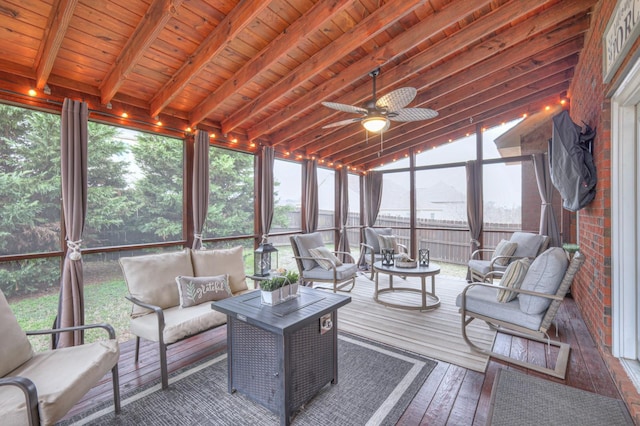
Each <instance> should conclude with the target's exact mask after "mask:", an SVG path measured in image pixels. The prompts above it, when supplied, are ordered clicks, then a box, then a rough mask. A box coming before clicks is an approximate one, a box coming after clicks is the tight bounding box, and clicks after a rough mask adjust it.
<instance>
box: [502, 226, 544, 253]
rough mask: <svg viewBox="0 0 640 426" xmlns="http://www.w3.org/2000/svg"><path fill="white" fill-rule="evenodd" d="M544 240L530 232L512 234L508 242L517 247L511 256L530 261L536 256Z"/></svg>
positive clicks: (542, 236)
mask: <svg viewBox="0 0 640 426" xmlns="http://www.w3.org/2000/svg"><path fill="white" fill-rule="evenodd" d="M544 240H545V236H544V235H539V234H533V233H531V232H514V233H513V235H511V238H510V239H509V241H510V242H512V243H516V244H517V245H518V246H517V247H516V251H515V252H514V253H513V256H515V257H530V258H532V259H533V258H534V257H536V256H537V255H538V252H539V251H540V247H541V246H542V244H543V243H544Z"/></svg>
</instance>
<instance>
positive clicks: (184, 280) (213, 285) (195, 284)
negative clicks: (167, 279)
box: [176, 274, 232, 308]
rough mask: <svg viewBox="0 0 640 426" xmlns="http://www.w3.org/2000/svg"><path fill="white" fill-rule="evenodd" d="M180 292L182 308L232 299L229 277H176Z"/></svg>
mask: <svg viewBox="0 0 640 426" xmlns="http://www.w3.org/2000/svg"><path fill="white" fill-rule="evenodd" d="M176 283H177V284H178V292H179V293H180V307H181V308H188V307H189V306H194V305H199V304H201V303H205V302H213V301H216V300H222V299H226V298H227V297H231V296H232V294H231V288H230V287H229V276H228V275H226V274H225V275H216V276H213V277H184V276H178V277H176Z"/></svg>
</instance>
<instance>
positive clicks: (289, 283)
mask: <svg viewBox="0 0 640 426" xmlns="http://www.w3.org/2000/svg"><path fill="white" fill-rule="evenodd" d="M298 278H299V277H298V273H297V272H294V271H286V270H282V271H278V272H277V275H275V276H272V277H271V278H269V279H266V280H262V281H260V290H261V292H260V294H261V297H262V303H263V304H265V305H277V304H278V303H282V302H284V301H285V300H287V299H289V298H290V297H296V296H297V295H298Z"/></svg>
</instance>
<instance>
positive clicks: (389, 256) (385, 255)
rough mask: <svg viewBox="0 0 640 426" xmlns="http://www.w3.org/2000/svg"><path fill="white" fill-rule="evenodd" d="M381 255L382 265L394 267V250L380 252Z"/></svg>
mask: <svg viewBox="0 0 640 426" xmlns="http://www.w3.org/2000/svg"><path fill="white" fill-rule="evenodd" d="M380 253H381V254H382V264H383V265H385V266H392V265H393V254H394V251H393V249H382V250H380Z"/></svg>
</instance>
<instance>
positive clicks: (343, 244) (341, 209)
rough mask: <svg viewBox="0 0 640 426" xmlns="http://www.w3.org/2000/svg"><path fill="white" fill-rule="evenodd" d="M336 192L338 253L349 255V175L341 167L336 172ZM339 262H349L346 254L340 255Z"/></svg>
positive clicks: (344, 168)
mask: <svg viewBox="0 0 640 426" xmlns="http://www.w3.org/2000/svg"><path fill="white" fill-rule="evenodd" d="M337 177H338V191H339V194H338V195H339V197H338V199H339V200H340V205H339V206H337V208H336V210H337V212H338V217H339V219H340V240H339V241H338V251H343V252H347V253H351V249H350V247H349V235H348V234H347V221H348V220H349V173H348V172H347V168H346V167H342V168H341V169H339V170H338V173H337ZM339 257H340V260H341V261H343V262H347V261H349V259H350V258H349V257H348V256H347V255H346V254H341V255H340V256H339Z"/></svg>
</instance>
